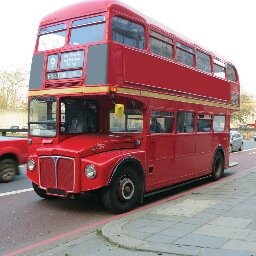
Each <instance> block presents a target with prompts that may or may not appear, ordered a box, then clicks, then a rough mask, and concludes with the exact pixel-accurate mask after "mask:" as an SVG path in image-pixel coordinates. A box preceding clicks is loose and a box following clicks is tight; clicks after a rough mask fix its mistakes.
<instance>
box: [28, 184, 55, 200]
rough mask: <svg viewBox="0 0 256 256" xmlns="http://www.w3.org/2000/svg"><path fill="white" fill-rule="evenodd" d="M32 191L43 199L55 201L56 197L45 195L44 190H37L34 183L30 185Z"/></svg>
mask: <svg viewBox="0 0 256 256" xmlns="http://www.w3.org/2000/svg"><path fill="white" fill-rule="evenodd" d="M32 186H33V189H34V191H35V192H36V194H37V195H38V196H40V197H42V198H44V199H55V198H57V197H56V196H52V195H47V194H46V192H45V190H44V189H41V188H39V187H38V186H37V185H36V184H35V183H34V182H33V183H32Z"/></svg>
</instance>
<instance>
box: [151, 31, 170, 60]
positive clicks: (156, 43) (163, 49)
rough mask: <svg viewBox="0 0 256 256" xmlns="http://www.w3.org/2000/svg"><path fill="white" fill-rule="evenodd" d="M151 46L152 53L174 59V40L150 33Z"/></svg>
mask: <svg viewBox="0 0 256 256" xmlns="http://www.w3.org/2000/svg"><path fill="white" fill-rule="evenodd" d="M149 45H150V50H151V52H153V53H155V54H157V55H160V56H163V57H166V58H169V59H171V58H172V56H173V46H172V39H170V38H168V37H166V36H164V35H161V34H159V33H156V32H154V31H150V37H149Z"/></svg>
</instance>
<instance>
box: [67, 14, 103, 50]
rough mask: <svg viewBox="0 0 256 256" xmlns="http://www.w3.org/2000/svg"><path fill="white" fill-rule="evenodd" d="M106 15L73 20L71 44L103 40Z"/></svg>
mask: <svg viewBox="0 0 256 256" xmlns="http://www.w3.org/2000/svg"><path fill="white" fill-rule="evenodd" d="M104 32H105V17H104V16H96V17H90V18H86V19H81V20H75V21H73V22H72V28H71V36H70V45H80V44H88V43H91V42H98V41H101V40H103V37H104Z"/></svg>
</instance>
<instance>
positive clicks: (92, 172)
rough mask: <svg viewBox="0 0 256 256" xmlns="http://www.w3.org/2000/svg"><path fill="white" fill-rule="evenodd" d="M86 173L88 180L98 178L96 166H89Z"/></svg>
mask: <svg viewBox="0 0 256 256" xmlns="http://www.w3.org/2000/svg"><path fill="white" fill-rule="evenodd" d="M84 171H85V174H86V176H87V178H88V179H94V178H95V177H96V174H97V172H96V168H95V166H94V164H88V165H87V166H86V167H85V169H84Z"/></svg>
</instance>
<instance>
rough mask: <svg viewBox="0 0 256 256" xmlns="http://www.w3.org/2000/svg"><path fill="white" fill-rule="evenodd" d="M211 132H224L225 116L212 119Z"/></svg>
mask: <svg viewBox="0 0 256 256" xmlns="http://www.w3.org/2000/svg"><path fill="white" fill-rule="evenodd" d="M213 130H214V131H215V132H223V131H224V130H225V116H222V115H220V116H214V117H213Z"/></svg>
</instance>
